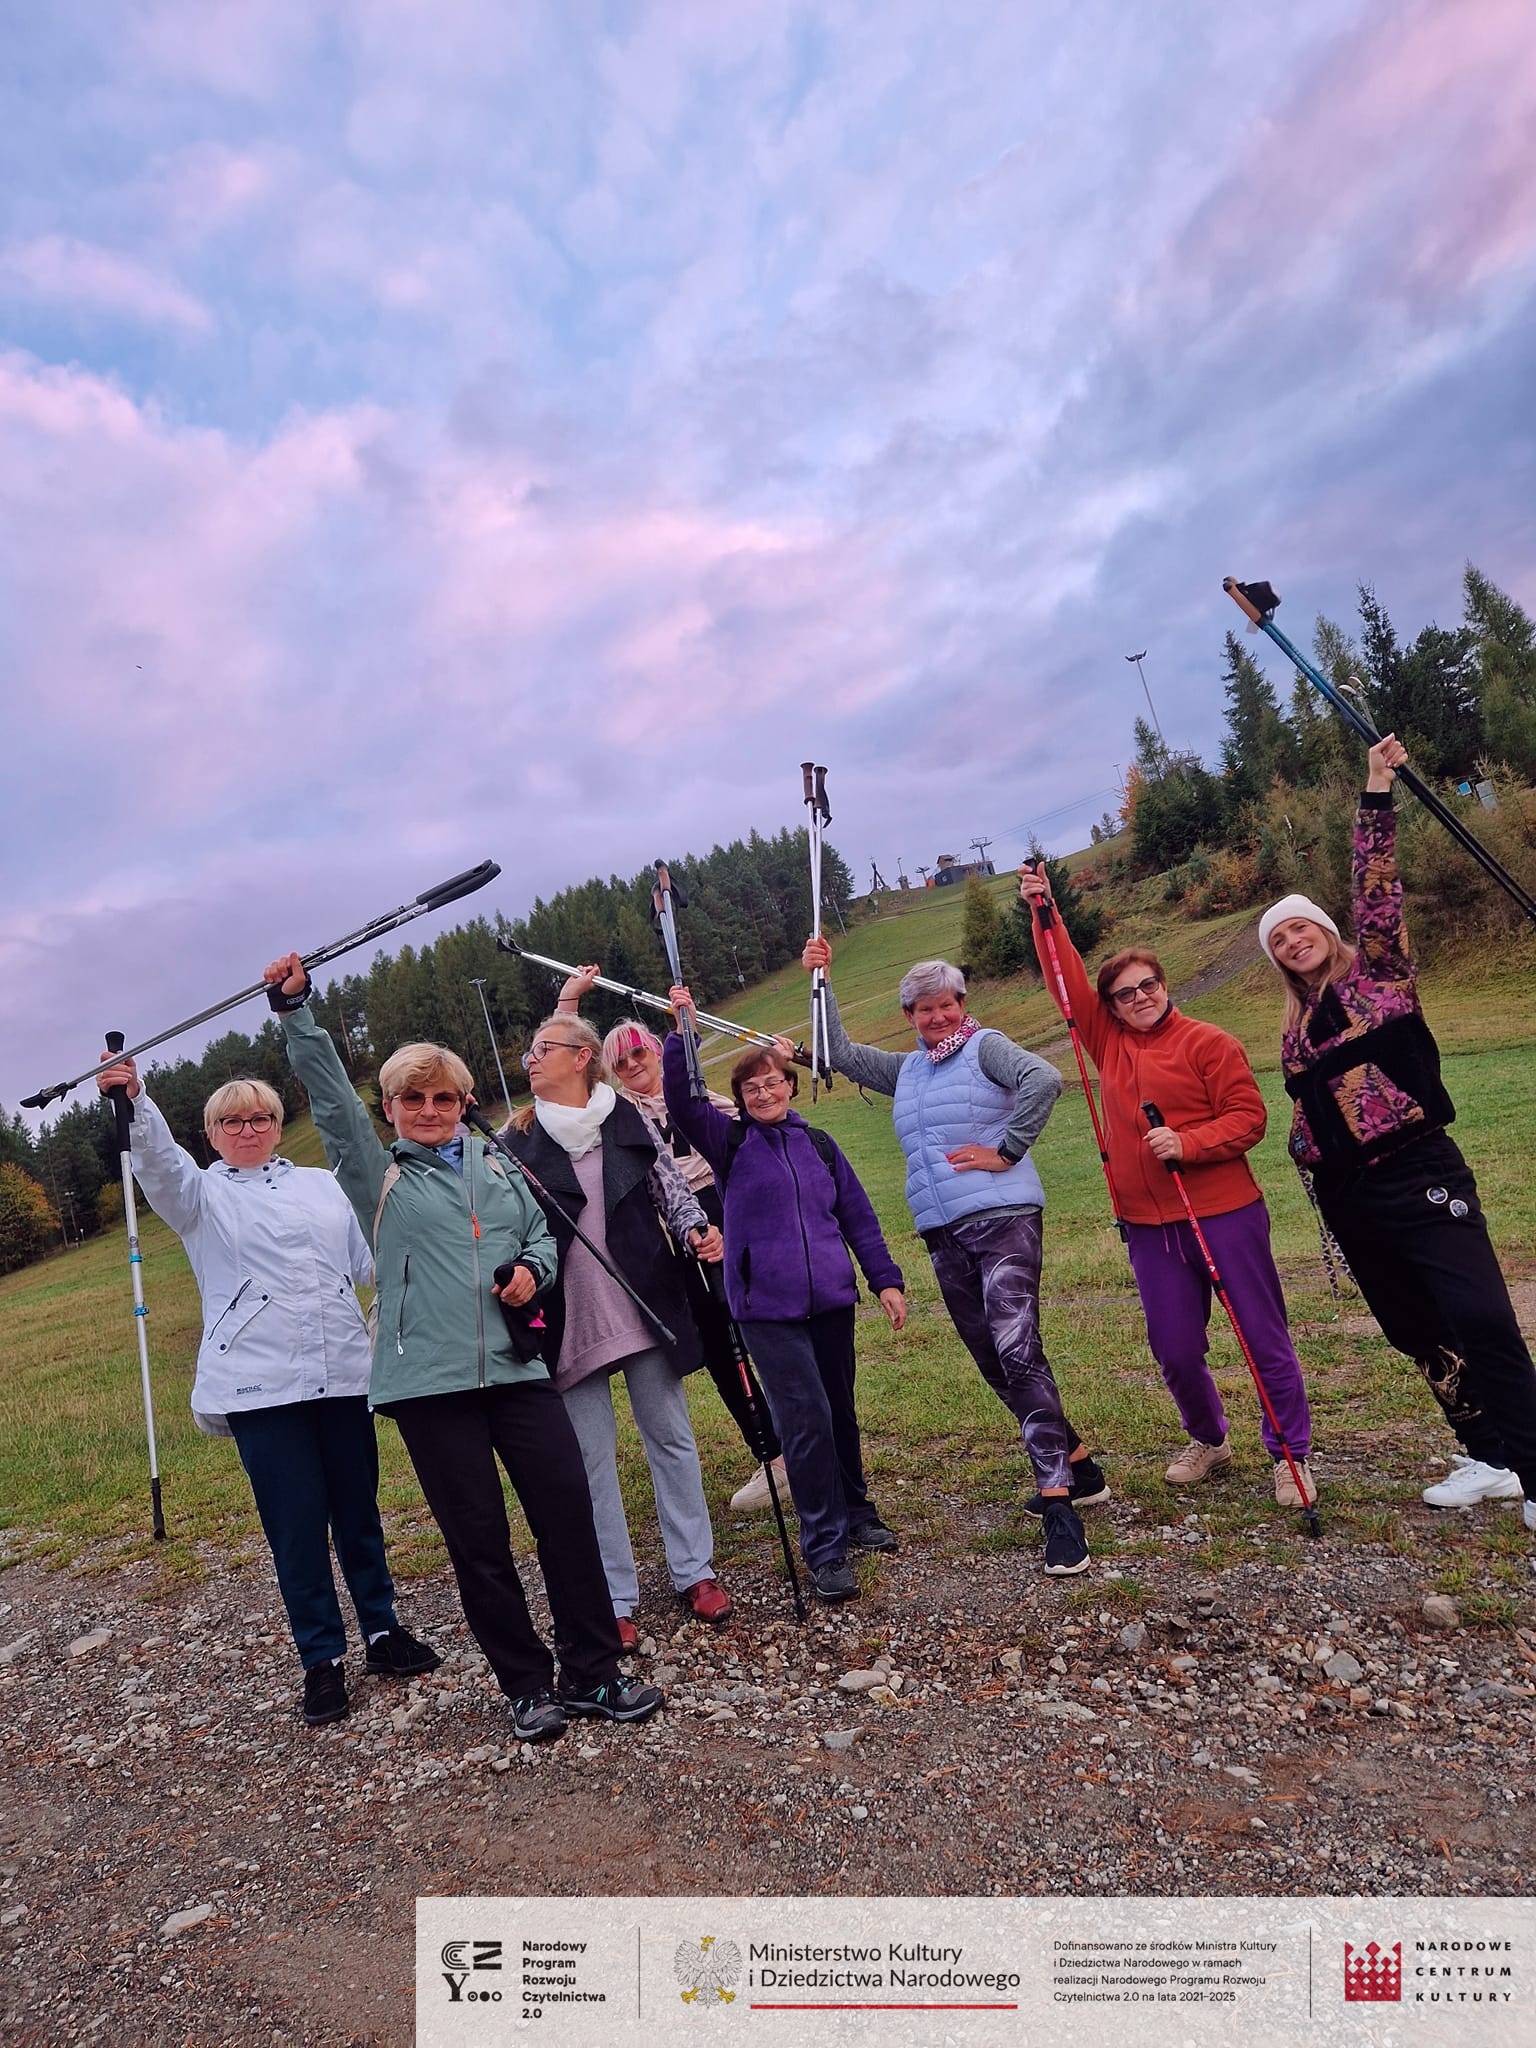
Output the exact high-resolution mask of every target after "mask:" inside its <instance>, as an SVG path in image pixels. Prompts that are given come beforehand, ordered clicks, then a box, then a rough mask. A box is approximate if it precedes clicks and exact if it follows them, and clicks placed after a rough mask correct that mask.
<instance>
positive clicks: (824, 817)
mask: <svg viewBox="0 0 1536 2048" xmlns="http://www.w3.org/2000/svg"><path fill="white" fill-rule="evenodd" d="M814 794H815V803H816V808H817V810H818V811H820V813H821V822H822V823H823V824H824V825H830V824H831V822H832V813H831V811H830V810H829V809H828V808H827V771H826V769H825V768H817V770H816V788H815V793H814Z"/></svg>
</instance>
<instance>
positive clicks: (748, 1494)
mask: <svg viewBox="0 0 1536 2048" xmlns="http://www.w3.org/2000/svg"><path fill="white" fill-rule="evenodd" d="M773 1481H774V1484H775V1486H777V1487H778V1489H779V1505H780V1506H781V1507H782V1508H783V1509H784V1511H785V1513H786V1514H792V1513H793V1512H794V1502H793V1501H792V1500H791V1499H790V1497H789V1481H788V1480H787V1479H786V1478H785V1477H784V1460H783V1459H782V1458H775V1459H774V1461H773ZM772 1506H773V1500H772V1497H771V1496H770V1494H769V1492H768V1474H767V1472H766V1470H765V1469H764V1467H763V1466H761V1465H759V1466H758V1468H757V1470H756V1471H755V1472H754V1473H753V1474H752V1477H751V1478H750V1479H749V1480H748V1481H747V1483H746V1485H745V1486H738V1487H737V1489H736V1491H735V1492H734V1493H733V1494H732V1495H731V1513H732V1514H733V1515H760V1514H762V1513H764V1512H765V1510H767V1509H768V1508H771V1507H772Z"/></svg>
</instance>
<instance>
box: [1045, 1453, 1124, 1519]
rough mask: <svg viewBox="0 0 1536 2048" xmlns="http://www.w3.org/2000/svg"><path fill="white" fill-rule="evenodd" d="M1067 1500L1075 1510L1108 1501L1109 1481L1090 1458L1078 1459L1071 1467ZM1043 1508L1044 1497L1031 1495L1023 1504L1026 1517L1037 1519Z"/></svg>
mask: <svg viewBox="0 0 1536 2048" xmlns="http://www.w3.org/2000/svg"><path fill="white" fill-rule="evenodd" d="M1069 1498H1070V1499H1071V1502H1072V1505H1073V1507H1075V1508H1096V1507H1097V1506H1098V1505H1099V1503H1100V1501H1105V1500H1108V1499H1109V1481H1108V1480H1107V1479H1106V1478H1105V1477H1104V1474H1103V1473H1102V1472H1101V1471H1100V1470H1099V1468H1098V1466H1097V1465H1096V1464H1095V1463H1094V1462H1093V1460H1092V1458H1079V1459H1078V1461H1077V1463H1076V1464H1075V1465H1074V1466H1073V1467H1072V1492H1071V1494H1070V1496H1069ZM1045 1506H1046V1502H1045V1495H1044V1494H1043V1493H1032V1494H1031V1495H1030V1497H1029V1499H1028V1500H1027V1501H1025V1503H1024V1512H1025V1514H1026V1515H1034V1516H1036V1517H1039V1516H1041V1515H1043V1514H1044V1513H1045Z"/></svg>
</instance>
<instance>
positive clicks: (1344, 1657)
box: [1323, 1650, 1365, 1685]
mask: <svg viewBox="0 0 1536 2048" xmlns="http://www.w3.org/2000/svg"><path fill="white" fill-rule="evenodd" d="M1323 1676H1324V1677H1325V1678H1331V1679H1332V1680H1333V1682H1334V1684H1335V1685H1353V1684H1354V1683H1355V1681H1356V1679H1358V1678H1364V1676H1365V1666H1364V1665H1363V1664H1362V1663H1360V1662H1359V1660H1358V1659H1357V1658H1355V1657H1351V1655H1350V1654H1349V1652H1348V1650H1335V1651H1334V1653H1333V1655H1332V1656H1331V1657H1330V1658H1329V1659H1328V1662H1327V1663H1326V1664H1325V1665H1324V1666H1323Z"/></svg>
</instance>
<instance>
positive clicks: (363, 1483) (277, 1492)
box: [229, 1394, 395, 1671]
mask: <svg viewBox="0 0 1536 2048" xmlns="http://www.w3.org/2000/svg"><path fill="white" fill-rule="evenodd" d="M229 1426H230V1428H231V1430H232V1431H233V1432H234V1438H235V1443H236V1446H237V1447H238V1449H239V1452H240V1462H241V1464H242V1465H244V1467H245V1469H246V1474H247V1476H248V1477H249V1479H250V1482H251V1491H252V1493H254V1494H255V1496H256V1511H257V1513H258V1514H259V1515H260V1516H261V1526H262V1530H263V1532H264V1533H265V1535H266V1539H267V1543H268V1546H269V1547H270V1549H271V1552H272V1562H273V1564H274V1565H275V1566H276V1567H277V1584H278V1590H279V1591H280V1592H281V1593H282V1596H283V1605H284V1606H285V1607H286V1608H287V1610H288V1626H289V1627H290V1628H291V1629H292V1631H293V1640H294V1645H295V1647H296V1648H297V1650H298V1653H299V1660H300V1662H301V1663H302V1664H303V1666H304V1668H305V1670H306V1671H307V1670H308V1669H309V1668H310V1666H311V1665H312V1664H323V1663H325V1662H326V1661H327V1659H329V1658H332V1657H340V1656H342V1655H343V1654H344V1653H345V1651H346V1647H347V1630H346V1624H345V1622H343V1620H342V1618H341V1607H340V1604H339V1602H338V1601H337V1598H336V1581H335V1579H334V1578H333V1577H332V1574H331V1550H330V1545H331V1543H332V1542H334V1544H335V1545H336V1556H337V1560H338V1562H339V1563H340V1565H341V1575H342V1577H343V1578H344V1579H345V1580H346V1582H347V1591H348V1592H349V1593H350V1594H351V1595H352V1605H353V1606H354V1607H355V1608H356V1609H357V1625H358V1627H359V1628H360V1629H361V1630H362V1632H363V1639H364V1641H365V1642H366V1641H367V1639H368V1637H369V1636H373V1635H377V1634H378V1633H379V1632H380V1630H383V1629H391V1628H393V1627H394V1626H395V1589H394V1585H393V1582H392V1581H391V1579H390V1576H389V1566H388V1565H387V1564H386V1563H385V1561H384V1530H383V1526H382V1525H381V1523H380V1521H379V1499H378V1494H379V1447H378V1444H377V1442H376V1440H375V1438H374V1434H373V1417H372V1416H371V1415H370V1414H369V1413H368V1401H367V1397H366V1395H363V1394H348V1395H342V1396H339V1397H338V1398H336V1399H334V1400H323V1401H289V1402H286V1403H284V1405H283V1406H281V1407H278V1408H246V1409H244V1410H241V1411H239V1412H237V1413H235V1414H233V1415H231V1416H230V1417H229ZM328 1537H329V1540H327V1538H328Z"/></svg>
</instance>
